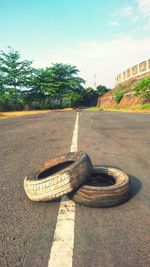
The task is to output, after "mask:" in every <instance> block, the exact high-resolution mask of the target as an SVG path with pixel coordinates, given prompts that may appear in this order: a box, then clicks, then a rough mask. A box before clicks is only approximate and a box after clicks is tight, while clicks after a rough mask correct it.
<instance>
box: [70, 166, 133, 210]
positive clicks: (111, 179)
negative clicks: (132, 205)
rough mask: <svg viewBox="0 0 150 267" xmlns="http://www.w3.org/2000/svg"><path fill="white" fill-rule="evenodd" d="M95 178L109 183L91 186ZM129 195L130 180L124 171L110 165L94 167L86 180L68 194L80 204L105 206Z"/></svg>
mask: <svg viewBox="0 0 150 267" xmlns="http://www.w3.org/2000/svg"><path fill="white" fill-rule="evenodd" d="M95 179H96V180H99V181H101V182H102V180H103V182H105V183H106V182H108V183H110V184H111V185H110V186H99V185H98V186H92V185H91V184H92V183H93V182H94V180H95ZM129 195H130V181H129V177H128V175H127V174H126V173H125V172H123V171H122V170H120V169H117V168H112V167H94V168H93V171H92V174H91V177H90V179H88V182H86V184H85V185H83V186H81V187H80V188H79V189H78V190H77V191H76V192H75V193H73V194H70V197H71V199H72V200H74V201H75V202H77V203H78V204H81V205H85V206H90V207H96V208H97V207H100V208H105V207H111V206H115V205H119V204H121V203H123V202H125V201H126V200H127V199H128V197H129Z"/></svg>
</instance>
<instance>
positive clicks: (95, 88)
mask: <svg viewBox="0 0 150 267" xmlns="http://www.w3.org/2000/svg"><path fill="white" fill-rule="evenodd" d="M96 86H97V84H96V74H95V75H94V86H93V88H94V89H95V90H96Z"/></svg>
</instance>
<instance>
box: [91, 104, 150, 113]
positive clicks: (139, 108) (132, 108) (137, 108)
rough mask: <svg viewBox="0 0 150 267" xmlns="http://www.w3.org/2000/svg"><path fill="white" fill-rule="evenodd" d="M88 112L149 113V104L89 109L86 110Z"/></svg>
mask: <svg viewBox="0 0 150 267" xmlns="http://www.w3.org/2000/svg"><path fill="white" fill-rule="evenodd" d="M88 110H98V111H102V110H104V111H105V110H106V111H107V110H109V111H111V110H112V111H147V112H150V103H145V104H139V105H135V106H124V107H120V106H115V107H97V106H95V107H90V108H88Z"/></svg>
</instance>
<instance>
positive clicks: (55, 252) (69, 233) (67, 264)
mask: <svg viewBox="0 0 150 267" xmlns="http://www.w3.org/2000/svg"><path fill="white" fill-rule="evenodd" d="M78 121H79V113H77V117H76V122H75V127H74V132H73V137H72V143H71V148H70V152H76V151H77V140H78ZM74 226H75V203H74V202H73V201H72V200H70V199H69V198H68V197H67V196H64V197H62V198H61V203H60V207H59V212H58V217H57V223H56V229H55V234H54V240H53V244H52V248H51V253H50V258H49V262H48V267H62V266H64V267H72V258H73V247H74Z"/></svg>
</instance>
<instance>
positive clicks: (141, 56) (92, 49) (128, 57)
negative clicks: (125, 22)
mask: <svg viewBox="0 0 150 267" xmlns="http://www.w3.org/2000/svg"><path fill="white" fill-rule="evenodd" d="M149 47H150V37H149V38H145V39H142V40H140V39H134V38H133V37H130V36H126V37H121V38H117V39H115V40H113V41H101V42H97V41H89V42H82V43H80V44H77V45H75V46H74V47H72V48H69V49H67V48H66V49H64V50H63V51H62V50H61V51H59V52H58V51H55V53H54V51H53V54H52V55H53V56H51V57H49V58H48V57H47V54H45V55H44V54H43V55H42V56H41V57H40V56H39V58H38V60H37V61H36V62H35V63H36V65H38V66H49V64H50V62H54V63H55V62H62V63H69V64H72V65H75V66H77V68H78V69H79V70H80V71H81V73H80V75H81V77H83V78H84V79H85V80H87V85H88V86H93V84H94V75H95V74H96V79H97V84H104V85H106V86H108V87H111V88H112V87H113V86H114V80H115V77H116V76H117V75H118V74H119V73H120V72H122V71H124V70H126V69H127V68H129V67H131V66H133V65H134V64H137V63H138V62H139V63H140V62H141V61H143V60H145V59H147V57H150V50H149Z"/></svg>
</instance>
